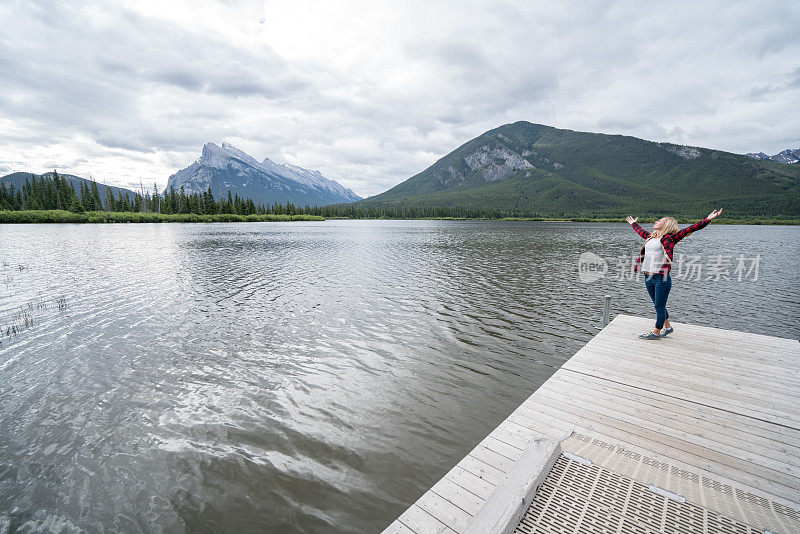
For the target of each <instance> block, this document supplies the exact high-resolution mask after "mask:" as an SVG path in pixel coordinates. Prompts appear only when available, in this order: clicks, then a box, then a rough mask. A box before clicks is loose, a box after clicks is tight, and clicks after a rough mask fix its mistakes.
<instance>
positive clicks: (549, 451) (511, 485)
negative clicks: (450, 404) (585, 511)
mask: <svg viewBox="0 0 800 534" xmlns="http://www.w3.org/2000/svg"><path fill="white" fill-rule="evenodd" d="M560 453H561V445H560V444H559V443H558V441H556V440H553V439H547V438H534V439H533V440H531V441H530V443H529V444H528V446H527V448H526V449H525V450H524V451H523V453H522V456H521V457H520V459H519V460H518V461H517V463H516V464H514V468H513V469H512V470H511V472H510V473H509V474H508V476H507V477H506V479H505V480H504V481H503V482H502V483H501V484H500V485H499V486H498V487H497V489H496V490H495V491H494V493H492V495H491V497H489V498H488V499H487V500H486V502H485V503H484V505H483V506H482V507H481V508H480V510H479V511H478V513H477V514H476V515H475V516H474V517H473V518H472V522H471V523H470V524H469V526H468V527H467V529H466V530H464V531H463V534H510V533H511V532H513V531H514V529H515V528H516V527H517V525H518V524H519V520H520V519H521V518H522V516H523V514H524V513H525V510H527V508H528V506H530V504H531V500H533V496H534V495H535V494H536V490H537V489H538V488H539V486H540V485H541V483H542V482H543V481H544V479H545V477H547V473H548V472H550V468H551V467H553V464H554V463H555V461H556V459H557V458H558V455H559V454H560Z"/></svg>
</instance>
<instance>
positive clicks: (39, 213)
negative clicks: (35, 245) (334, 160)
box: [0, 210, 800, 226]
mask: <svg viewBox="0 0 800 534" xmlns="http://www.w3.org/2000/svg"><path fill="white" fill-rule="evenodd" d="M325 220H383V221H387V220H395V221H410V220H415V221H527V222H580V223H584V222H593V223H597V222H605V223H624V222H625V219H624V218H622V217H620V218H613V217H595V218H593V217H503V218H500V219H492V218H483V217H475V218H468V217H419V218H413V219H397V218H392V217H375V218H357V217H327V218H326V217H321V216H318V215H304V214H297V215H277V214H271V213H270V214H266V215H235V214H229V213H219V214H214V215H198V214H195V213H186V214H164V213H138V212H108V211H87V212H84V213H73V212H71V211H65V210H26V211H0V224H3V223H6V224H25V223H162V222H163V223H213V222H289V221H325ZM656 220H657V219H656V218H653V217H650V218H648V217H641V218H640V219H639V222H640V223H642V224H647V223H653V222H655V221H656ZM676 220H677V221H678V223H679V224H690V223H693V222H697V221H698V220H699V218H689V217H676ZM714 224H737V225H739V224H740V225H789V226H796V225H800V219H778V218H766V217H765V218H746V219H727V218H725V219H723V218H718V219H715V220H714Z"/></svg>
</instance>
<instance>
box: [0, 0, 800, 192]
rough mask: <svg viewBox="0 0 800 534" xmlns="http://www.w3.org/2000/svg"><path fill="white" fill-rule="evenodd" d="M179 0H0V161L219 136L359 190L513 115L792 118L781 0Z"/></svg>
mask: <svg viewBox="0 0 800 534" xmlns="http://www.w3.org/2000/svg"><path fill="white" fill-rule="evenodd" d="M180 2H181V0H175V1H174V2H170V3H169V4H164V3H159V2H150V1H149V0H143V1H142V2H138V3H137V6H136V9H132V8H124V7H121V6H120V5H118V3H114V2H107V3H106V2H102V1H99V0H97V1H89V2H81V3H74V4H73V3H69V2H62V1H51V2H36V3H33V2H24V1H14V0H12V1H10V2H4V3H3V4H0V20H2V21H3V22H2V28H0V29H2V32H0V79H2V80H3V85H4V90H3V91H2V93H0V131H1V132H2V134H0V141H2V142H0V170H2V171H3V172H6V171H10V170H30V171H34V172H41V171H44V170H49V169H50V167H52V166H54V165H57V166H58V167H59V168H60V169H62V168H63V170H64V171H65V172H70V173H73V174H82V175H88V174H91V175H93V176H94V177H96V178H99V179H104V180H106V181H107V182H109V183H117V184H120V185H122V184H131V183H138V181H139V179H140V178H141V179H142V180H144V181H145V182H146V183H148V184H151V185H152V182H153V181H156V182H158V183H159V185H160V186H163V185H164V183H165V182H166V179H167V177H168V176H169V174H171V173H173V172H175V171H176V170H177V169H178V168H180V167H183V166H186V165H188V164H189V163H191V162H192V161H193V160H194V159H196V158H197V157H198V156H199V152H200V148H201V147H202V145H203V144H204V143H205V142H208V141H214V142H217V143H220V142H222V141H229V142H232V143H233V144H235V145H237V146H240V147H241V148H242V149H244V150H245V151H247V152H249V153H251V154H252V155H253V156H255V157H256V158H258V159H261V158H263V157H265V156H269V157H270V158H271V159H274V160H278V161H288V162H289V163H293V164H298V165H302V166H304V167H308V168H316V169H319V170H321V171H322V172H323V173H324V174H325V175H326V176H328V177H330V178H332V179H336V180H339V181H340V182H341V183H343V184H344V185H347V186H349V187H352V188H353V189H354V190H355V191H356V192H358V193H359V194H362V195H371V194H375V193H378V192H380V191H383V190H385V189H387V188H389V187H391V186H393V185H395V184H396V183H398V182H400V181H402V180H403V179H405V178H408V177H409V176H411V175H413V174H416V173H417V172H419V171H421V170H423V169H424V168H425V167H427V166H428V165H430V164H432V163H433V162H434V161H436V160H437V159H438V158H440V157H441V156H442V155H444V154H446V153H447V152H449V151H450V150H453V149H454V148H456V147H457V146H459V145H460V144H462V143H464V142H466V141H467V140H469V139H471V138H472V137H474V136H476V135H479V134H481V133H482V132H483V131H485V130H488V129H490V128H494V127H496V126H498V125H500V124H503V123H506V122H513V121H516V120H530V121H532V122H541V123H545V124H550V125H553V126H557V127H563V128H570V129H576V130H588V131H603V132H606V133H619V134H625V135H635V136H638V137H644V138H647V139H653V140H658V141H670V142H677V143H683V144H691V145H699V146H708V147H712V148H719V149H723V150H730V151H734V152H747V151H753V150H763V151H765V152H769V153H776V152H778V151H780V150H782V149H784V148H788V146H786V143H789V142H790V141H791V140H792V139H794V140H796V139H797V134H796V132H798V131H800V118H797V117H796V109H797V107H798V103H800V66H798V64H797V57H798V54H800V38H798V32H797V31H796V28H797V27H800V5H798V4H797V3H796V2H791V1H788V0H787V1H772V2H762V3H760V4H759V5H754V4H752V3H744V2H733V3H729V2H703V3H696V2H689V1H678V2H669V3H662V4H650V5H641V4H640V3H638V2H634V1H632V0H616V1H613V2H605V3H596V2H574V3H569V4H564V3H562V4H558V3H557V4H553V3H548V4H538V3H531V2H525V1H521V0H520V1H513V2H512V1H509V2H466V3H465V2H453V3H442V2H438V3H437V2H427V1H421V0H412V1H410V2H404V3H402V4H399V5H396V6H393V7H389V5H388V4H380V3H374V2H370V1H367V0H363V1H362V0H351V1H348V2H345V3H339V2H337V3H336V5H335V6H334V5H330V6H329V5H326V4H314V5H313V6H311V5H310V4H309V5H306V4H305V3H304V2H296V3H292V4H291V5H290V4H286V3H271V2H267V4H266V6H265V5H263V4H261V3H260V2H258V3H257V2H250V1H248V0H241V1H238V2H213V1H208V2H201V3H190V2H186V3H185V4H181V3H180ZM710 21H713V24H712V23H710Z"/></svg>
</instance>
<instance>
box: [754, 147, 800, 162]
mask: <svg viewBox="0 0 800 534" xmlns="http://www.w3.org/2000/svg"><path fill="white" fill-rule="evenodd" d="M745 156H750V157H751V158H755V159H768V160H770V161H774V162H775V163H786V164H789V165H795V164H798V163H800V148H787V149H786V150H783V151H781V152H778V153H777V154H775V155H774V156H768V155H766V154H764V153H763V152H748V153H747V154H745Z"/></svg>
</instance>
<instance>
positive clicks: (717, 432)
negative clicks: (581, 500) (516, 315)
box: [385, 315, 800, 534]
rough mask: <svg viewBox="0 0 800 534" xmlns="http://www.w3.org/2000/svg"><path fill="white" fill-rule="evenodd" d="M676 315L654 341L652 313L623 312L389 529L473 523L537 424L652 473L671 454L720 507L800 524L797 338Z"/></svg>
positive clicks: (548, 434)
mask: <svg viewBox="0 0 800 534" xmlns="http://www.w3.org/2000/svg"><path fill="white" fill-rule="evenodd" d="M674 324H675V328H676V330H675V333H674V334H672V335H671V336H670V337H668V338H665V339H662V340H659V341H656V342H645V341H642V340H640V339H638V334H639V333H641V332H643V331H645V330H647V329H648V328H652V319H646V318H641V317H632V316H627V315H619V316H617V317H616V318H615V319H614V320H613V321H612V322H611V323H610V324H609V325H608V326H606V327H605V328H604V329H603V330H602V331H601V332H600V333H599V334H598V335H596V336H595V337H594V338H592V339H591V340H590V341H589V342H588V343H586V345H584V346H583V347H582V348H581V349H580V350H579V351H577V352H576V353H575V354H574V355H573V356H572V358H570V359H569V360H567V361H566V362H565V363H564V364H563V365H562V366H561V368H560V369H559V370H558V371H556V372H555V373H554V374H553V375H552V376H551V377H550V378H549V379H548V380H547V381H546V382H545V383H544V384H542V385H541V386H540V387H539V388H538V389H537V390H536V391H532V392H531V395H530V396H529V397H528V398H527V399H526V400H525V401H523V402H522V403H521V404H520V405H519V406H518V407H517V408H516V409H515V410H514V411H513V412H512V413H511V414H509V415H508V417H507V418H506V419H505V420H503V421H501V422H499V424H498V425H497V427H496V428H495V429H494V430H493V431H492V432H491V433H490V434H489V435H488V436H486V437H485V438H484V439H483V440H481V442H480V443H478V444H477V445H476V446H475V448H474V449H473V450H472V451H471V452H470V453H469V454H468V455H467V456H466V457H465V458H464V459H462V460H461V461H460V462H459V463H458V464H457V465H456V466H455V467H453V468H452V469H451V470H450V471H449V472H448V473H447V474H446V475H445V476H444V477H443V478H442V479H441V480H440V481H439V482H437V483H436V485H434V486H433V487H432V488H431V490H430V491H428V492H427V493H426V494H425V495H423V496H422V497H421V498H420V499H419V500H418V501H417V502H416V503H414V504H413V505H411V507H410V508H409V509H408V510H407V511H406V512H405V513H404V514H403V515H401V516H400V517H399V518H398V520H397V521H396V522H395V523H393V524H392V525H391V526H390V529H387V531H385V532H391V533H395V532H396V533H397V534H408V531H409V530H410V531H413V532H414V533H415V534H427V533H429V532H439V531H442V532H446V533H447V534H452V533H459V534H460V533H462V532H464V531H465V530H466V529H468V528H469V525H470V524H471V521H472V518H474V517H478V516H481V517H483V515H482V513H481V510H483V509H484V507H485V506H486V504H485V503H486V502H487V501H492V502H495V501H496V500H497V495H498V491H499V490H498V488H499V487H505V486H503V484H504V482H505V481H506V480H508V478H509V476H511V474H512V473H514V471H515V465H516V464H517V462H518V461H520V458H521V457H522V455H523V451H524V450H525V446H526V443H529V442H530V440H532V439H534V438H535V437H537V436H538V437H544V438H550V439H554V440H557V441H560V442H562V443H567V442H569V443H571V445H570V447H572V448H573V449H572V450H578V451H580V450H584V449H585V448H586V447H592V446H600V447H606V449H607V448H609V447H611V448H615V449H614V450H619V451H622V452H623V453H624V455H623V456H618V457H614V458H619V459H624V458H629V457H636V458H639V460H638V461H640V462H643V463H642V464H641V465H640V467H636V465H639V464H636V465H634V466H633V467H631V468H630V469H632V471H631V472H630V473H629V474H630V475H631V476H634V477H635V476H639V477H640V478H642V480H643V481H644V480H645V479H647V480H655V481H656V482H658V481H661V480H663V481H664V483H666V482H667V479H665V478H664V477H667V476H669V474H670V472H665V471H663V469H665V468H664V467H663V466H665V465H671V466H672V468H671V469H672V470H673V471H674V470H675V469H678V470H679V471H677V472H678V473H679V474H680V473H684V474H683V475H681V476H684V477H688V478H686V481H685V482H680V480H678V481H673V482H672V484H673V485H675V486H674V487H677V488H680V487H684V486H685V484H689V486H685V489H684V490H683V491H686V492H688V493H687V495H689V497H690V498H695V499H697V502H696V504H697V505H700V506H711V507H712V508H713V507H714V506H717V507H719V508H718V509H716V513H720V514H723V515H726V514H728V515H730V514H733V515H734V516H736V517H737V518H738V520H741V521H743V520H748V521H756V522H758V521H763V522H764V525H767V524H769V525H773V526H774V525H784V524H785V525H789V528H794V527H795V526H797V525H800V522H798V519H797V518H800V342H799V341H798V340H795V339H786V338H776V337H770V336H764V335H760V334H751V333H746V332H735V331H730V330H722V329H716V328H710V327H704V326H698V325H690V324H682V323H674ZM570 436H576V437H574V438H571V439H570V438H569V437H570ZM581 440H583V441H581ZM586 440H588V441H586ZM598 440H599V441H598ZM592 443H596V444H599V445H592ZM606 449H600V450H606ZM566 450H568V449H565V451H566ZM586 450H587V451H588V450H589V449H586ZM593 454H598V453H593ZM632 455H633V456H632ZM581 461H583V460H581ZM604 461H605V460H604ZM619 461H621V460H618V459H609V460H608V462H610V463H606V464H604V465H608V466H613V465H622V464H619V463H615V462H619ZM645 461H646V462H645ZM590 463H591V462H590ZM637 470H638V471H637ZM654 477H655V478H654ZM701 478H702V480H703V483H702V484H700V480H701ZM692 481H694V482H692ZM658 483H659V484H661V482H658ZM681 484H683V486H682V485H681ZM691 484H694V485H695V486H691ZM691 488H694V489H691ZM703 488H706V489H703ZM726 488H728V489H726ZM703 491H711V492H712V493H713V492H714V491H717V492H721V493H716V494H709V495H705V494H703ZM737 498H741V499H745V500H743V501H740V502H739V503H738V504H735V503H734V501H731V500H730V499H737ZM726 499H728V500H727V501H726ZM770 502H772V504H769V503H770ZM765 503H766V504H765ZM764 506H767V508H763V507H764ZM759 507H760V508H759ZM761 528H762V529H764V528H766V527H764V526H763V525H762V527H761ZM392 529H394V530H392ZM404 529H408V530H404ZM437 529H438V530H437ZM441 529H445V530H441Z"/></svg>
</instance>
